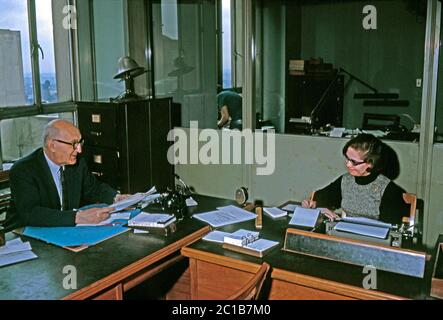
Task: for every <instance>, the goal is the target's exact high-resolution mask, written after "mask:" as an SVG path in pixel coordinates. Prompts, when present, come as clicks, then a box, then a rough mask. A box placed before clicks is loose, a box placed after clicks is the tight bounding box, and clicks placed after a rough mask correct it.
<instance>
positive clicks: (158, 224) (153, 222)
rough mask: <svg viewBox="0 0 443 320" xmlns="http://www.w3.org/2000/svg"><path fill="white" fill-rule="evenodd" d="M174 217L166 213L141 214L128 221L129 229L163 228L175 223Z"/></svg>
mask: <svg viewBox="0 0 443 320" xmlns="http://www.w3.org/2000/svg"><path fill="white" fill-rule="evenodd" d="M176 220H177V219H176V217H175V216H173V215H171V214H166V213H148V212H142V213H140V214H139V215H137V216H136V217H135V218H133V219H131V220H129V221H128V226H129V227H148V228H165V227H167V226H169V225H170V224H172V223H174V222H175V221H176Z"/></svg>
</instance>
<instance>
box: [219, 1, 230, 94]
mask: <svg viewBox="0 0 443 320" xmlns="http://www.w3.org/2000/svg"><path fill="white" fill-rule="evenodd" d="M221 21H222V36H221V38H222V44H221V47H222V61H221V64H222V87H223V89H226V88H232V45H231V41H232V39H231V26H232V23H231V0H222V19H221Z"/></svg>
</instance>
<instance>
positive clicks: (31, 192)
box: [8, 120, 127, 227]
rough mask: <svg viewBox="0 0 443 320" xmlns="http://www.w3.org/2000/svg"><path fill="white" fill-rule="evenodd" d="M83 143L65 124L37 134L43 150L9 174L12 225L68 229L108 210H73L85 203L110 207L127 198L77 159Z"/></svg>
mask: <svg viewBox="0 0 443 320" xmlns="http://www.w3.org/2000/svg"><path fill="white" fill-rule="evenodd" d="M82 145H83V139H82V136H81V134H80V131H79V130H78V129H77V128H76V127H75V126H74V125H73V124H72V123H70V122H68V121H66V120H53V121H51V122H50V123H48V124H47V126H46V127H45V129H44V135H43V148H39V149H37V150H35V151H34V152H32V153H31V154H29V155H28V156H26V157H24V158H22V159H20V160H19V161H17V162H16V163H15V164H14V165H13V166H12V168H11V170H10V184H11V193H12V201H11V207H10V210H9V212H8V214H12V215H13V216H14V217H15V218H16V219H17V218H18V221H17V222H16V223H17V224H18V225H25V226H59V227H60V226H74V225H75V224H91V223H92V224H94V223H99V222H101V221H103V220H105V219H107V218H108V217H109V212H110V211H112V208H92V209H87V210H81V211H80V210H78V208H79V206H81V205H84V204H88V203H89V204H90V203H97V202H101V203H103V202H105V203H113V201H114V202H115V201H119V200H122V199H123V198H125V197H127V195H120V194H119V193H118V192H117V190H115V189H113V188H111V187H110V186H109V185H107V184H105V183H102V182H99V181H98V180H96V179H95V177H94V176H93V175H92V174H91V173H90V172H89V171H88V168H87V166H86V163H85V160H84V159H83V158H78V155H79V154H80V153H81V152H82Z"/></svg>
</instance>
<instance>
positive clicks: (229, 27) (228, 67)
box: [219, 0, 245, 92]
mask: <svg viewBox="0 0 443 320" xmlns="http://www.w3.org/2000/svg"><path fill="white" fill-rule="evenodd" d="M219 11H220V14H219V21H220V25H219V28H220V30H221V32H220V37H219V46H220V53H219V54H220V58H219V64H220V66H221V68H220V70H219V72H220V73H221V75H220V77H219V78H220V82H221V83H219V86H220V88H222V89H235V90H236V91H238V92H241V91H242V89H241V88H242V86H243V62H244V56H245V55H244V44H243V41H244V35H243V26H244V19H243V3H242V1H239V0H221V1H220V10H219Z"/></svg>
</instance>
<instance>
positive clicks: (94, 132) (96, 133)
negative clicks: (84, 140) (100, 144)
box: [90, 131, 102, 137]
mask: <svg viewBox="0 0 443 320" xmlns="http://www.w3.org/2000/svg"><path fill="white" fill-rule="evenodd" d="M90 133H91V134H92V135H93V136H97V137H100V136H101V135H102V133H101V132H98V131H91V132H90Z"/></svg>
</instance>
